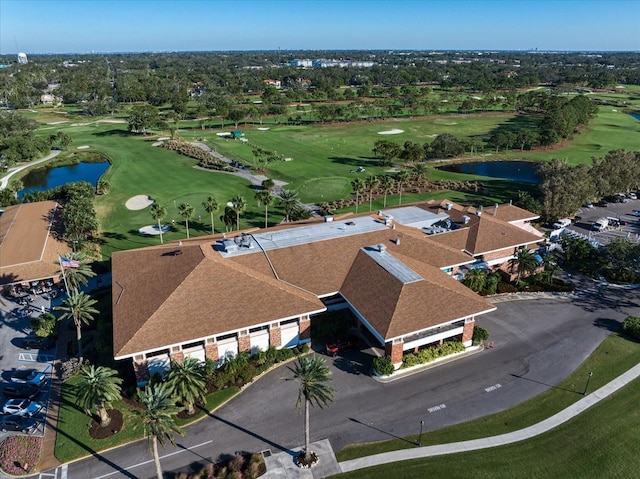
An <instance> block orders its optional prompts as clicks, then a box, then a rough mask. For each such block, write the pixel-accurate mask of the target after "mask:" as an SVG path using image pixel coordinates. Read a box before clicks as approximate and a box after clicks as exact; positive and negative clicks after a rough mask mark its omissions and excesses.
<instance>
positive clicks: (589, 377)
mask: <svg viewBox="0 0 640 479" xmlns="http://www.w3.org/2000/svg"><path fill="white" fill-rule="evenodd" d="M591 376H593V371H589V375H588V376H587V384H585V386H584V392H583V393H582V395H583V396H586V395H587V389H589V381H590V380H591Z"/></svg>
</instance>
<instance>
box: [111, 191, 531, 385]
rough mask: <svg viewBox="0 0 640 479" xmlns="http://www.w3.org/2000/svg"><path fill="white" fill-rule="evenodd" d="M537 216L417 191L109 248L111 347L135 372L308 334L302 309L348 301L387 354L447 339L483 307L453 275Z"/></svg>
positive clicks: (497, 256) (492, 254) (525, 230)
mask: <svg viewBox="0 0 640 479" xmlns="http://www.w3.org/2000/svg"><path fill="white" fill-rule="evenodd" d="M536 218H537V216H536V215H534V214H533V213H531V212H528V211H526V210H523V209H521V208H518V207H516V206H514V205H511V204H508V205H500V206H499V205H497V204H496V205H495V206H494V207H493V208H485V209H484V210H482V209H475V208H473V207H462V206H460V205H457V204H454V203H452V202H448V201H442V202H435V201H431V202H426V203H417V204H413V205H408V206H402V207H397V208H389V209H385V210H384V211H378V212H377V213H375V214H371V213H367V214H361V215H343V216H333V217H325V218H319V219H315V220H310V221H306V222H298V223H291V224H283V225H280V226H277V227H273V228H267V229H259V230H252V231H245V232H238V233H237V234H236V235H235V236H225V235H216V236H208V237H200V238H195V239H191V240H186V241H183V242H180V243H179V244H176V243H173V244H168V245H160V246H154V247H149V248H143V249H138V250H131V251H122V252H117V253H114V254H113V256H112V274H113V329H114V334H113V337H114V356H115V359H117V360H122V359H128V358H130V359H131V360H132V361H133V365H134V370H135V371H136V375H137V378H138V381H140V382H143V381H146V380H147V379H148V378H149V376H150V375H152V374H154V373H155V372H161V371H163V370H166V369H167V368H168V367H170V362H171V361H180V360H182V358H184V357H187V356H189V357H195V358H198V359H201V360H204V359H205V358H210V359H212V360H214V361H224V359H225V358H228V357H231V356H234V355H235V354H237V353H238V352H239V351H248V352H255V351H256V350H259V349H263V350H264V349H267V348H268V347H269V346H275V347H276V348H283V347H293V346H296V345H299V344H303V343H307V342H310V340H311V323H310V317H312V316H313V315H315V314H318V313H321V312H323V311H326V310H327V309H332V308H340V307H346V308H349V309H350V310H351V311H352V312H353V314H354V315H355V317H356V318H357V319H358V321H359V322H360V326H361V328H362V329H364V330H366V332H367V337H368V338H372V339H373V341H374V342H377V343H378V344H374V346H379V347H380V348H384V351H385V354H386V355H388V356H390V357H391V359H392V361H393V363H394V364H395V365H396V366H398V365H399V364H400V363H401V362H402V356H403V353H404V352H407V351H415V350H416V349H418V348H420V347H423V346H426V345H431V344H434V343H438V342H441V341H443V340H453V339H455V340H459V341H462V342H463V343H464V345H465V346H470V345H471V338H472V334H473V327H474V322H475V317H476V316H478V315H481V314H484V313H488V312H490V311H493V310H494V309H495V307H494V306H492V305H491V304H490V303H488V302H487V301H486V300H485V299H484V298H483V297H481V296H479V295H477V294H476V293H474V292H473V291H471V290H470V289H468V288H467V287H466V286H464V285H463V284H462V283H460V282H459V281H458V279H460V278H461V277H463V275H464V273H465V272H466V271H468V270H470V269H472V268H476V267H484V268H490V267H496V266H499V265H501V264H504V263H506V262H508V261H509V260H510V259H511V258H513V257H514V254H516V253H517V251H518V249H520V248H533V247H535V244H536V243H538V242H539V241H540V240H541V235H540V233H539V232H538V231H537V230H535V229H534V228H533V227H532V226H531V225H530V224H529V221H531V220H534V219H536Z"/></svg>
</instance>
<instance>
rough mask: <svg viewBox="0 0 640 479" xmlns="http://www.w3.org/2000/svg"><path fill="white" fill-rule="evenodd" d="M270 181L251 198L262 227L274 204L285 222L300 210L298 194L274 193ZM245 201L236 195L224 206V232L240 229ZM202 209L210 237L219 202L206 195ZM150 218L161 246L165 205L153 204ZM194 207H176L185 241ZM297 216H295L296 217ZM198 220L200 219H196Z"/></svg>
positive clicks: (286, 191) (273, 185)
mask: <svg viewBox="0 0 640 479" xmlns="http://www.w3.org/2000/svg"><path fill="white" fill-rule="evenodd" d="M274 187H275V184H274V181H273V180H271V179H266V180H264V181H263V182H262V189H260V190H258V191H257V192H256V194H255V195H254V199H255V200H256V202H257V203H258V206H264V227H265V228H267V227H268V226H269V207H270V206H273V205H275V204H278V205H280V206H282V207H283V208H284V213H285V221H286V222H289V221H291V220H292V218H293V216H294V215H296V213H297V212H299V211H300V210H301V209H302V203H301V202H300V199H299V196H298V192H297V191H295V190H287V189H283V190H281V191H279V192H278V193H277V194H276V193H275V192H274ZM247 206H248V204H247V201H246V199H245V198H244V196H242V195H236V196H234V197H233V198H231V200H229V202H227V203H226V205H225V207H224V211H223V213H222V215H221V216H220V221H222V223H223V224H224V226H225V229H226V231H232V230H233V229H234V228H235V229H236V230H239V229H240V215H242V213H244V212H245V211H246V209H247ZM202 207H203V208H204V210H205V211H206V212H207V214H208V215H209V216H210V218H211V234H215V232H216V231H215V226H214V215H215V214H216V213H217V212H218V210H219V209H220V203H218V200H217V199H216V198H215V197H214V196H209V197H207V199H206V200H205V201H204V202H203V203H202ZM149 213H150V214H151V217H152V218H153V219H154V221H155V222H156V223H157V225H158V226H157V227H158V232H159V235H160V243H161V244H163V243H164V237H163V225H162V221H163V220H164V219H165V218H166V217H167V208H166V206H164V205H162V204H160V203H157V202H156V203H154V204H153V205H151V208H150V210H149ZM194 213H195V208H194V207H193V206H192V205H190V204H189V203H180V204H179V205H178V214H179V215H180V216H182V218H183V219H184V222H185V229H186V234H187V239H189V220H190V219H191V218H192V217H193V215H194ZM296 216H297V215H296ZM198 218H199V219H200V217H198Z"/></svg>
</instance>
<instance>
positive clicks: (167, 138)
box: [158, 136, 171, 141]
mask: <svg viewBox="0 0 640 479" xmlns="http://www.w3.org/2000/svg"><path fill="white" fill-rule="evenodd" d="M170 139H171V138H169V137H168V136H163V137H161V138H158V141H167V140H170Z"/></svg>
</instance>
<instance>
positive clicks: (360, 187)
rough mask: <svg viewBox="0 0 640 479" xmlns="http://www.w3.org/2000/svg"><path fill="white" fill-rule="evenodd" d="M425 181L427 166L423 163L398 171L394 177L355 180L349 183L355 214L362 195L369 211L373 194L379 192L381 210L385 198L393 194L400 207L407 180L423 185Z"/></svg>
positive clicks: (385, 201)
mask: <svg viewBox="0 0 640 479" xmlns="http://www.w3.org/2000/svg"><path fill="white" fill-rule="evenodd" d="M426 179H427V166H426V165H425V164H424V163H414V164H413V165H412V166H411V169H407V170H400V171H398V172H397V173H396V174H395V175H381V176H369V177H367V178H365V179H364V180H362V179H360V178H355V179H354V180H352V181H351V189H352V191H353V194H354V196H355V201H356V211H355V212H356V213H358V207H359V205H360V200H361V198H362V194H363V193H366V194H367V196H368V200H369V211H372V210H373V196H374V193H375V192H380V191H381V192H382V196H383V204H382V207H383V208H386V207H387V196H388V195H389V194H390V193H394V192H396V193H397V194H398V205H401V204H402V193H403V191H404V188H405V187H406V185H407V184H408V183H409V180H413V181H414V182H416V183H418V184H424V183H425V182H426Z"/></svg>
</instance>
